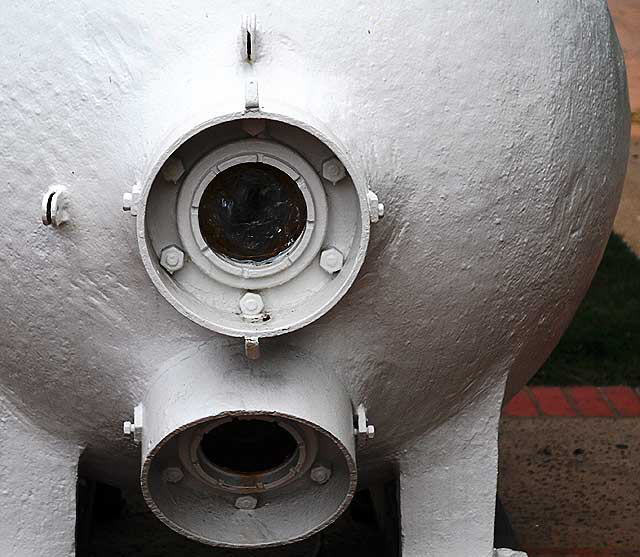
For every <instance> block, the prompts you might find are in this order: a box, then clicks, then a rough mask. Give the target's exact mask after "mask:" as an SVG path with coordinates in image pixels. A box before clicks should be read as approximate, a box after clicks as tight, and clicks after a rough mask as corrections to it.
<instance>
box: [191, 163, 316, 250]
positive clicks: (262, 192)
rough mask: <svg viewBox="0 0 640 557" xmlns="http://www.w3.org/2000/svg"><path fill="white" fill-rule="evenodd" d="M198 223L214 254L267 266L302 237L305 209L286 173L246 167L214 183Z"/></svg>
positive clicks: (266, 167)
mask: <svg viewBox="0 0 640 557" xmlns="http://www.w3.org/2000/svg"><path fill="white" fill-rule="evenodd" d="M198 219H199V224H200V232H201V233H202V236H203V238H204V240H205V242H206V243H207V245H208V246H209V247H210V248H211V249H212V250H213V251H214V252H215V253H217V254H219V255H223V256H226V257H229V258H231V259H235V260H237V261H256V262H259V261H267V260H269V259H271V258H273V257H275V256H276V255H279V254H281V253H283V252H284V251H286V250H287V249H288V248H290V247H291V246H292V245H293V244H294V243H295V241H296V240H297V239H298V238H299V237H300V235H301V234H302V233H303V231H304V228H305V225H306V221H307V205H306V202H305V199H304V196H303V195H302V192H301V191H300V188H298V185H297V184H296V183H295V182H294V181H293V180H292V179H291V177H290V176H288V175H287V174H286V173H284V172H283V171H281V170H279V169H277V168H275V167H273V166H270V165H267V164H262V163H245V164H238V165H236V166H232V167H230V168H227V169H226V170H223V171H222V172H220V173H219V174H218V175H217V176H216V177H215V178H214V179H213V180H212V181H211V183H210V184H209V185H208V186H207V188H206V190H205V191H204V193H203V195H202V199H201V200H200V206H199V209H198Z"/></svg>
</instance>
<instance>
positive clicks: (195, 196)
mask: <svg viewBox="0 0 640 557" xmlns="http://www.w3.org/2000/svg"><path fill="white" fill-rule="evenodd" d="M247 163H260V164H265V165H268V166H273V167H274V168H277V169H278V170H281V171H283V172H284V173H285V174H287V175H288V176H289V177H290V178H291V179H292V180H293V181H294V182H295V183H296V184H297V186H298V188H299V189H300V191H301V192H302V195H303V196H304V200H305V203H306V209H307V211H306V212H307V222H306V224H305V228H304V231H303V233H302V236H301V237H300V238H298V239H297V241H296V242H295V243H294V245H293V246H291V247H290V248H289V249H287V250H286V251H284V252H283V253H280V254H278V255H277V256H276V257H274V258H273V259H271V260H269V261H266V262H257V263H256V262H251V261H247V262H245V261H238V260H234V259H230V258H228V257H224V256H222V255H220V254H217V253H216V252H215V251H213V250H212V249H211V248H210V247H209V246H208V245H207V242H206V241H205V239H204V237H203V235H202V231H201V230H200V223H199V218H198V217H199V209H200V200H201V198H202V195H203V193H204V191H205V190H206V188H207V186H208V185H209V184H210V183H211V181H212V180H213V179H214V178H215V177H216V175H218V174H219V173H220V172H223V171H225V170H227V169H229V168H232V167H233V166H237V165H241V164H247ZM176 212H177V220H178V232H179V234H180V239H181V241H182V245H183V246H184V248H185V249H186V251H187V253H188V254H189V256H190V257H191V259H192V260H193V262H194V263H195V264H196V265H198V267H199V268H200V269H201V270H202V271H204V272H205V273H206V274H207V275H209V276H210V277H211V278H212V279H214V280H216V281H218V282H221V283H223V284H227V285H229V286H233V287H236V288H243V289H252V288H271V287H273V286H277V285H279V284H283V283H285V282H287V281H288V280H291V279H292V278H293V277H295V276H296V275H298V274H299V273H300V272H302V271H303V270H304V269H305V267H306V266H307V265H309V263H311V261H312V260H313V259H314V258H315V257H316V256H317V254H318V251H319V250H320V248H321V246H322V243H323V241H324V234H325V230H326V227H327V201H326V196H325V191H324V187H323V185H322V182H321V180H320V178H319V176H318V175H317V173H316V172H315V170H314V169H313V167H312V166H311V165H310V164H309V163H308V162H307V161H305V160H304V159H303V158H302V157H301V156H300V155H298V154H297V153H296V152H295V151H293V149H290V148H288V147H286V146H284V145H282V144H279V143H275V142H272V141H264V140H259V139H246V140H242V141H236V142H233V143H230V144H227V145H225V146H223V147H221V148H219V149H216V150H215V151H213V152H211V153H209V154H208V155H207V156H205V157H204V158H203V159H202V160H201V161H200V162H199V163H198V164H197V165H196V166H195V167H194V168H193V169H192V170H191V171H190V172H189V174H188V175H187V176H186V178H185V179H184V182H183V184H182V187H181V188H180V194H179V195H178V205H177V209H176ZM266 277H268V278H266ZM260 279H262V280H260Z"/></svg>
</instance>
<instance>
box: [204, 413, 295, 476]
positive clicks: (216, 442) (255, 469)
mask: <svg viewBox="0 0 640 557" xmlns="http://www.w3.org/2000/svg"><path fill="white" fill-rule="evenodd" d="M199 452H200V454H201V456H202V458H204V459H206V460H208V461H209V463H210V464H211V465H213V466H217V467H219V468H222V469H224V470H226V471H228V472H230V473H236V474H240V475H245V474H258V473H264V472H268V471H272V470H274V469H276V468H279V467H280V466H283V465H285V464H288V463H290V462H291V461H292V460H293V459H294V457H295V455H296V453H297V452H298V442H297V441H296V439H295V438H294V436H293V435H292V434H291V433H290V432H288V431H287V430H286V429H285V428H284V427H282V426H281V425H280V424H278V423H277V422H273V421H267V420H256V419H248V420H247V419H245V420H241V419H238V418H234V419H233V420H231V421H229V422H225V423H223V424H222V425H219V426H218V427H215V428H213V429H211V430H210V431H208V432H207V433H205V434H204V435H203V436H202V440H201V441H200V448H199Z"/></svg>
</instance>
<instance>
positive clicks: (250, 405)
mask: <svg viewBox="0 0 640 557" xmlns="http://www.w3.org/2000/svg"><path fill="white" fill-rule="evenodd" d="M175 362H177V363H173V362H172V363H171V364H170V365H168V366H167V371H166V373H164V374H162V375H160V376H159V377H158V378H157V379H156V381H154V384H153V386H152V388H151V390H150V391H149V393H147V396H146V397H145V400H144V401H143V403H142V404H141V407H142V413H143V420H144V426H143V428H142V439H141V441H142V448H143V455H142V456H143V465H142V477H141V483H142V491H143V494H144V496H145V499H146V501H147V503H148V504H149V506H150V507H151V509H152V510H153V512H154V513H155V514H156V516H157V517H158V518H159V519H160V520H162V521H163V522H164V523H165V524H166V525H167V526H169V527H170V528H172V529H174V530H176V531H177V532H179V533H181V534H183V535H185V536H187V537H189V538H192V539H195V540H197V541H199V542H203V543H207V544H210V545H218V546H226V547H238V548H258V547H267V546H275V545H283V544H287V543H291V542H295V541H298V540H302V539H304V538H307V537H309V536H311V535H313V534H315V533H316V532H318V531H320V530H322V529H323V528H325V527H326V526H328V525H329V524H331V523H332V522H333V521H334V520H335V519H336V518H337V517H338V516H339V515H340V514H341V513H342V512H343V511H344V510H345V509H346V507H347V506H348V504H349V501H350V500H351V498H352V497H353V494H354V491H355V488H356V475H357V473H356V463H355V438H354V427H353V406H352V403H351V399H350V398H349V396H348V394H347V392H346V391H345V389H344V386H343V384H342V383H341V382H340V381H339V380H338V378H337V377H336V376H335V375H334V374H333V372H332V371H330V370H327V369H325V368H324V367H323V366H322V364H321V363H319V362H315V361H314V360H313V359H311V358H308V357H306V356H304V355H301V354H298V353H296V352H293V351H289V350H281V351H279V352H278V353H274V354H271V355H270V356H269V357H268V358H267V357H264V358H261V359H260V360H255V361H250V360H248V359H247V358H246V357H245V356H244V354H243V353H242V352H241V351H240V350H237V351H236V349H235V348H234V349H233V350H228V349H227V350H219V349H217V348H216V346H215V344H214V343H211V344H209V345H205V346H199V347H198V348H197V349H194V350H192V351H190V352H188V353H187V354H180V355H178V356H177V357H176V360H175Z"/></svg>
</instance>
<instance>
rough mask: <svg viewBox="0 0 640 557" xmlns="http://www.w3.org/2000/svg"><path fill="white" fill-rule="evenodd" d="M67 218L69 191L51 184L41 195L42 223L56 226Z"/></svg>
mask: <svg viewBox="0 0 640 557" xmlns="http://www.w3.org/2000/svg"><path fill="white" fill-rule="evenodd" d="M68 220H69V191H68V190H67V188H66V187H65V186H51V187H50V188H49V189H48V190H47V192H46V193H45V194H44V195H43V196H42V224H44V225H46V226H50V225H51V226H55V227H58V226H60V225H61V224H64V223H65V222H67V221H68Z"/></svg>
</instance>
